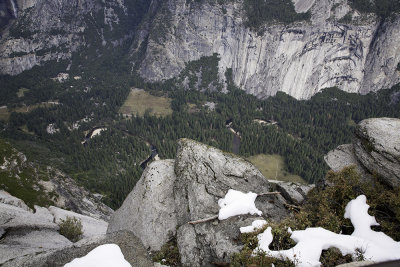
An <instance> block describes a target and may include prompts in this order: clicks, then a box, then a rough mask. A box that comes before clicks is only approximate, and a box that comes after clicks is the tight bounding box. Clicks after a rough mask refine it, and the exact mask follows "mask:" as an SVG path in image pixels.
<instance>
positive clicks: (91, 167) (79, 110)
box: [0, 47, 400, 208]
mask: <svg viewBox="0 0 400 267" xmlns="http://www.w3.org/2000/svg"><path fill="white" fill-rule="evenodd" d="M124 49H125V48H124V47H122V48H121V49H115V50H114V51H113V53H110V54H109V57H99V58H97V59H95V60H92V61H90V64H83V63H82V64H80V65H78V66H79V67H77V68H75V69H72V70H71V71H70V72H69V74H70V78H68V79H66V80H65V81H64V82H58V81H54V80H51V79H50V78H53V77H56V76H57V74H58V73H59V72H60V71H61V70H62V69H64V68H65V64H64V63H62V62H61V63H55V62H52V63H50V64H47V65H45V66H43V67H36V68H34V69H32V70H30V71H26V72H24V73H22V74H20V75H18V76H15V77H11V76H2V77H0V79H1V84H2V85H4V86H2V92H4V96H5V97H4V98H2V99H1V101H2V103H1V105H7V108H6V109H4V108H3V109H2V110H3V112H4V111H5V112H6V113H7V114H6V115H7V116H5V118H6V119H3V122H2V123H1V128H2V131H1V137H3V138H6V139H7V140H9V141H10V142H12V143H13V144H14V145H15V146H16V147H17V148H18V149H20V150H21V151H23V152H24V153H25V154H26V155H27V156H28V158H33V159H35V160H37V161H40V162H42V163H44V164H47V165H54V166H56V167H57V168H60V169H61V170H63V171H64V172H66V173H67V174H69V175H70V176H71V177H74V178H75V179H76V180H78V181H79V182H80V183H81V184H83V185H85V186H86V187H87V188H89V189H91V190H92V191H93V192H99V193H102V194H104V195H105V202H106V203H107V204H109V205H111V206H112V207H113V208H117V207H118V206H119V205H120V204H121V203H122V201H123V200H124V198H125V197H126V195H127V194H128V193H129V192H130V191H131V189H132V187H133V186H134V185H135V183H136V181H137V180H138V179H139V177H140V175H141V172H142V169H141V168H140V166H139V165H140V163H142V162H143V161H144V160H145V159H147V158H148V157H149V155H150V153H151V147H150V145H153V146H155V147H156V148H157V150H158V153H159V156H160V157H161V158H172V157H173V156H174V154H175V150H176V140H177V139H179V138H183V137H186V138H191V139H195V140H198V141H200V142H204V143H207V144H210V145H212V146H216V147H218V148H221V149H223V150H225V151H231V150H232V140H233V134H232V133H231V132H230V131H228V130H227V128H226V125H225V124H226V121H227V120H231V121H232V127H233V128H234V129H235V130H236V131H238V132H240V135H241V141H240V150H239V154H240V155H242V156H246V157H247V156H251V155H256V154H260V153H265V154H279V155H282V156H283V157H284V159H285V163H286V166H287V171H288V172H290V173H293V174H297V175H300V176H301V177H302V178H303V179H305V180H306V181H308V182H315V181H317V180H318V179H321V178H323V177H324V176H325V173H326V171H327V166H326V165H325V163H324V162H323V156H324V154H325V153H327V152H328V151H329V150H330V149H332V148H335V147H336V146H337V145H339V144H343V143H348V142H350V140H351V138H352V130H353V127H354V125H355V123H357V122H359V121H360V120H362V119H365V118H368V117H382V116H388V117H400V103H399V99H400V97H399V94H400V87H399V86H395V87H393V88H392V89H388V90H382V91H380V92H378V93H370V94H368V95H366V96H360V95H357V94H349V93H345V92H343V91H340V90H338V89H335V88H331V89H326V90H324V91H323V92H321V93H318V94H317V95H315V96H314V97H313V98H312V99H311V100H308V101H297V100H295V99H294V98H292V97H290V96H288V95H286V94H284V93H278V94H277V95H276V96H275V97H270V98H268V99H266V100H260V99H257V98H256V97H254V96H251V95H248V94H246V93H245V92H243V91H242V90H240V89H238V88H236V87H235V86H234V85H233V82H232V80H231V73H230V71H229V70H228V71H227V73H226V78H227V85H226V86H227V90H228V93H226V94H225V93H221V92H219V91H218V90H216V91H215V90H214V91H209V90H208V89H207V88H209V86H208V84H209V83H210V82H211V81H212V80H213V78H212V77H213V75H215V73H213V72H212V71H210V72H207V71H205V72H202V75H203V76H202V78H201V79H202V81H203V82H204V87H203V88H204V90H203V92H199V91H195V90H184V89H182V87H180V86H181V82H180V81H179V78H178V79H173V80H169V81H166V82H164V83H160V84H150V83H146V82H144V81H143V80H142V79H140V78H138V77H137V76H134V75H131V76H130V75H128V73H129V72H128V71H127V70H128V69H129V68H130V66H129V64H128V63H126V64H124V61H123V60H120V61H118V63H117V61H116V59H115V58H123V57H122V56H121V55H123V54H124V53H125V51H126V50H124ZM212 58H214V59H217V60H214V59H213V60H211V59H212ZM201 62H203V63H204V62H205V64H209V65H208V67H207V65H205V66H202V68H203V69H210V70H212V69H214V67H213V65H215V64H217V63H218V56H217V55H214V56H212V57H211V58H210V59H207V58H205V59H203V60H202V61H201ZM194 66H196V65H193V64H188V66H187V68H188V69H187V70H184V71H183V72H182V73H183V74H182V75H184V74H185V73H190V71H189V70H190V68H192V69H193V67H194ZM194 69H195V68H194ZM210 75H211V76H210ZM182 77H183V76H182ZM193 82H196V81H193ZM130 87H136V88H143V89H145V90H146V91H147V92H149V93H151V94H153V95H157V96H164V97H168V98H169V99H171V108H172V110H173V113H172V114H171V115H167V116H164V117H156V116H151V115H150V114H151V113H150V112H145V114H144V116H141V117H139V116H137V117H131V118H129V117H128V118H127V117H126V116H122V115H120V114H118V110H119V108H120V107H121V105H122V104H123V102H124V100H125V99H126V97H127V95H128V93H129V92H130ZM21 88H24V89H23V90H21ZM214 88H218V86H216V87H214ZM17 93H18V94H17ZM38 103H48V104H47V105H38ZM49 103H50V104H49ZM51 103H53V104H51ZM206 103H214V104H215V109H210V108H209V107H208V106H207V105H205V104H206ZM7 118H8V119H7ZM255 120H263V121H266V122H269V124H270V125H268V123H267V124H260V123H257V122H255ZM275 122H276V123H275ZM49 125H52V128H51V129H53V130H52V131H49ZM99 126H102V127H104V128H107V130H105V131H102V132H101V134H100V135H97V136H95V137H93V138H91V139H88V138H85V137H86V135H87V134H88V133H89V132H90V130H91V129H93V127H99ZM84 141H86V142H85V144H83V142H84Z"/></svg>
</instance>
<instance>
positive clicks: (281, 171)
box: [247, 154, 306, 183]
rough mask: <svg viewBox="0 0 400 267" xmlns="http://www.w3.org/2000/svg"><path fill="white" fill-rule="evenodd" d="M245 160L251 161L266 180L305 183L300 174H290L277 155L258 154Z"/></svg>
mask: <svg viewBox="0 0 400 267" xmlns="http://www.w3.org/2000/svg"><path fill="white" fill-rule="evenodd" d="M247 160H248V161H250V162H251V163H253V164H254V166H256V167H257V168H258V169H259V170H260V171H261V173H262V174H263V175H264V176H265V178H267V179H268V180H279V181H285V182H297V183H306V182H305V181H304V180H303V178H301V177H300V176H298V175H294V174H290V173H288V172H287V171H286V170H285V161H284V159H283V157H281V156H279V155H268V154H259V155H255V156H251V157H249V158H247Z"/></svg>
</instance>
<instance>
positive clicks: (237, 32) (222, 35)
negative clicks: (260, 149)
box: [139, 0, 400, 99]
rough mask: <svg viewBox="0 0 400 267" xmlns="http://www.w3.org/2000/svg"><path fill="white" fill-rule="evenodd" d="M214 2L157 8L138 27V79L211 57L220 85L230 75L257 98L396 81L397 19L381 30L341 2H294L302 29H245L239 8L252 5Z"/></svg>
mask: <svg viewBox="0 0 400 267" xmlns="http://www.w3.org/2000/svg"><path fill="white" fill-rule="evenodd" d="M219 2H225V3H224V4H223V5H218V4H215V3H214V1H200V3H199V1H186V0H173V1H171V0H170V1H165V2H163V3H162V4H160V7H159V9H160V11H159V12H158V13H157V15H156V16H155V17H154V19H153V20H152V21H151V22H150V23H149V24H148V25H145V26H147V27H149V28H148V29H147V32H148V35H147V36H146V37H147V38H148V45H147V49H146V56H145V59H144V61H143V63H142V64H141V66H140V69H139V72H140V74H141V75H142V76H143V77H145V78H146V79H148V80H150V81H160V80H163V79H166V78H172V77H174V76H177V75H178V74H179V72H180V71H181V70H182V69H184V67H185V63H186V62H189V61H192V60H197V59H199V58H200V57H202V56H205V55H207V56H210V55H212V54H213V53H218V54H219V55H220V58H221V59H220V62H219V74H220V75H219V76H220V79H224V73H225V71H226V69H228V68H232V73H233V80H234V82H235V84H236V85H237V86H238V87H240V88H243V89H245V90H246V91H247V92H248V93H251V94H254V95H256V96H258V97H265V96H268V95H275V93H276V92H277V91H283V92H286V93H288V94H289V95H291V96H294V97H295V98H297V99H308V98H310V97H311V96H312V95H314V94H315V93H317V92H318V91H319V90H320V89H321V88H326V87H333V86H338V87H339V88H341V89H342V90H345V91H347V92H358V93H363V94H366V93H368V92H370V91H376V90H378V89H382V88H387V87H390V86H391V85H393V84H395V83H396V82H398V81H399V72H398V71H396V66H397V63H398V62H399V61H400V56H399V55H400V54H399V53H398V51H399V45H398V44H399V36H400V35H399V30H400V27H399V23H400V18H399V17H397V18H396V19H392V20H390V21H387V22H382V21H381V19H380V18H378V17H377V16H375V15H373V14H360V13H359V12H357V11H354V10H353V9H352V8H351V7H350V6H349V5H348V3H347V1H343V0H339V1H337V0H336V1H331V0H323V1H315V2H314V1H309V0H299V1H294V2H296V5H295V7H296V11H298V12H305V11H307V12H309V13H310V16H311V17H310V20H309V21H298V22H294V23H290V24H286V25H285V24H284V23H281V22H277V21H276V20H275V21H272V22H268V23H267V24H266V25H263V26H261V27H259V28H258V29H252V28H250V27H247V26H246V24H248V20H249V18H246V16H248V15H249V14H246V10H245V7H244V5H245V3H246V2H256V1H219ZM267 2H270V3H271V4H272V2H276V1H267ZM254 5H255V4H254ZM258 8H260V9H262V8H263V7H258ZM268 8H269V7H265V9H268ZM271 8H272V7H271ZM261 12H264V10H261ZM279 12H285V10H279ZM288 16H290V15H288ZM349 16H350V18H349ZM345 18H347V20H348V21H346V23H343V20H345Z"/></svg>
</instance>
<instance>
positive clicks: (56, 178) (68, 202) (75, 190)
mask: <svg viewBox="0 0 400 267" xmlns="http://www.w3.org/2000/svg"><path fill="white" fill-rule="evenodd" d="M48 172H49V173H50V174H51V175H50V179H49V181H40V184H41V185H42V186H43V187H44V191H46V192H53V193H55V194H56V195H57V201H56V205H57V207H59V208H62V209H67V210H71V211H73V212H75V213H79V214H83V215H86V216H89V217H92V218H95V219H100V220H104V221H108V220H109V219H110V217H111V214H112V213H113V212H114V211H113V210H112V209H111V208H110V207H108V206H107V205H105V204H104V203H103V202H102V197H103V196H102V195H100V194H92V193H90V192H88V191H87V190H86V189H85V188H83V187H82V186H79V185H78V184H77V183H76V181H75V180H73V179H72V178H71V177H69V176H67V175H66V174H64V173H63V172H61V171H59V170H57V169H54V168H51V167H48Z"/></svg>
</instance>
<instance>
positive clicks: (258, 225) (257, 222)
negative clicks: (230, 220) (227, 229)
mask: <svg viewBox="0 0 400 267" xmlns="http://www.w3.org/2000/svg"><path fill="white" fill-rule="evenodd" d="M266 224H267V221H266V220H255V221H254V222H253V223H252V224H251V225H249V226H246V227H240V232H241V233H242V234H244V233H251V232H254V231H255V230H258V229H261V228H262V227H263V226H264V225H266Z"/></svg>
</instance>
